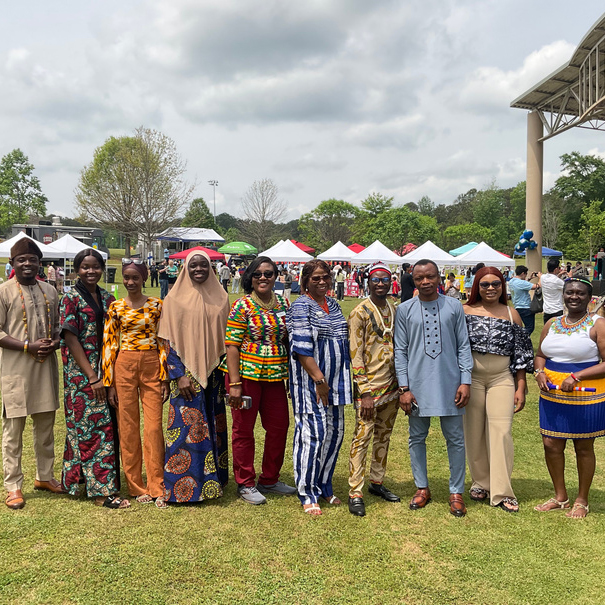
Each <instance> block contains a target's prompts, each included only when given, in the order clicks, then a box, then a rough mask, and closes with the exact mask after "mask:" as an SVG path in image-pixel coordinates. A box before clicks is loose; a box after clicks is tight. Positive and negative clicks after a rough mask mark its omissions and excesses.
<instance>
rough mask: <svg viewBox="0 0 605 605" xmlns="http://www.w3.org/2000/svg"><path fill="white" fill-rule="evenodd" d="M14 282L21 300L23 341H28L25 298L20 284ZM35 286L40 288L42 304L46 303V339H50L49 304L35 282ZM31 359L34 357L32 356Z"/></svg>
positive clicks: (41, 360)
mask: <svg viewBox="0 0 605 605" xmlns="http://www.w3.org/2000/svg"><path fill="white" fill-rule="evenodd" d="M15 281H16V282H17V289H18V290H19V297H20V298H21V311H22V312H23V325H24V326H25V340H27V341H29V330H28V328H27V313H26V311H25V298H23V290H22V289H21V284H20V283H19V282H18V281H17V280H16V279H15ZM36 284H38V288H40V291H41V292H42V296H44V302H45V303H46V327H47V336H46V337H47V338H49V339H50V338H51V337H52V335H51V325H50V324H51V318H50V303H49V302H48V298H47V297H46V294H45V292H44V290H43V289H42V286H41V285H40V282H38V281H37V280H36ZM32 357H34V356H33V355H32ZM34 359H35V360H36V361H38V362H40V363H42V362H43V361H44V360H43V359H37V358H36V357H34Z"/></svg>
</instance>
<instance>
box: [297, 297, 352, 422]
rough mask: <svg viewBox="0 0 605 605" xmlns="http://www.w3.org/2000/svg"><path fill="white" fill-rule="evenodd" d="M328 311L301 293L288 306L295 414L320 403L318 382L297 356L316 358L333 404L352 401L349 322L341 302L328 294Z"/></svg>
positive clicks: (312, 409)
mask: <svg viewBox="0 0 605 605" xmlns="http://www.w3.org/2000/svg"><path fill="white" fill-rule="evenodd" d="M326 300H327V302H328V310H329V313H326V312H325V311H324V310H323V309H322V308H321V307H320V306H319V304H318V303H317V302H315V301H314V300H313V299H312V298H311V297H309V296H300V297H299V298H297V299H296V300H295V301H294V302H293V303H292V306H291V307H290V308H289V309H288V312H287V314H286V325H287V327H288V337H289V339H290V357H291V359H290V391H291V394H292V402H293V407H294V413H295V414H315V412H316V411H317V407H318V406H322V407H323V405H322V403H321V402H318V401H317V393H316V391H315V383H314V382H313V380H312V378H311V377H310V376H309V374H307V372H306V371H305V370H304V368H303V367H302V365H301V364H300V362H299V361H298V357H297V356H298V355H306V356H308V357H313V358H314V359H315V362H316V363H317V365H318V366H319V369H320V370H321V371H322V372H323V375H324V376H325V378H326V382H327V383H328V386H329V387H330V394H329V403H330V405H346V404H348V403H351V402H352V401H353V394H352V388H351V354H350V352H349V332H348V328H347V321H346V319H345V318H344V315H343V314H342V311H341V310H340V305H339V304H338V303H337V302H336V301H335V300H334V299H333V298H330V297H326Z"/></svg>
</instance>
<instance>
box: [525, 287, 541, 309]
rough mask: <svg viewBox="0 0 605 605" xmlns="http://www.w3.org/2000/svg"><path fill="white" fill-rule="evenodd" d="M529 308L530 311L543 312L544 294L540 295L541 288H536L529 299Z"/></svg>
mask: <svg viewBox="0 0 605 605" xmlns="http://www.w3.org/2000/svg"><path fill="white" fill-rule="evenodd" d="M529 310H530V311H531V312H532V313H534V314H535V313H543V312H544V296H543V295H542V288H540V287H538V288H536V291H535V292H534V297H533V298H532V299H531V304H530V305H529Z"/></svg>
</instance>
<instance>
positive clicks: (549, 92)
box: [511, 14, 605, 140]
mask: <svg viewBox="0 0 605 605" xmlns="http://www.w3.org/2000/svg"><path fill="white" fill-rule="evenodd" d="M511 107H516V108H519V109H528V110H530V111H537V112H538V113H539V115H540V118H541V120H542V123H543V124H544V127H545V130H546V134H545V136H544V137H543V138H542V140H546V139H549V138H551V137H553V136H555V135H556V134H559V133H560V132H563V131H564V130H568V129H570V128H573V127H575V126H578V127H581V128H591V129H596V130H605V14H603V15H602V16H601V18H600V19H599V20H598V21H597V22H596V23H595V24H594V25H593V26H592V27H591V28H590V30H589V31H588V33H587V34H586V35H585V36H584V38H583V39H582V41H581V42H580V44H579V45H578V47H577V48H576V51H575V52H574V54H573V55H572V57H571V59H570V60H569V61H568V62H567V63H565V64H564V65H562V66H561V67H560V68H559V69H557V70H555V71H554V72H553V73H552V74H550V75H549V76H547V77H546V78H544V80H542V81H541V82H538V84H536V85H535V86H533V87H532V88H531V89H530V90H528V91H526V92H524V93H523V94H522V95H521V96H519V97H518V98H516V99H515V100H514V101H513V102H512V103H511Z"/></svg>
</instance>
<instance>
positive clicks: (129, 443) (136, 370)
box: [103, 258, 170, 508]
mask: <svg viewBox="0 0 605 605" xmlns="http://www.w3.org/2000/svg"><path fill="white" fill-rule="evenodd" d="M122 277H123V283H124V287H125V288H126V290H127V292H128V294H127V295H126V297H125V298H121V299H120V300H117V301H115V302H113V303H111V305H110V306H109V309H108V310H107V320H106V322H105V330H104V333H103V384H104V385H105V386H106V387H109V391H108V398H109V401H110V403H111V404H112V405H114V406H116V407H117V410H118V428H119V433H120V446H121V447H120V449H121V451H122V466H123V468H124V474H125V475H126V481H127V482H128V489H129V493H130V495H131V497H136V500H137V502H139V503H140V504H148V503H150V502H153V500H155V501H156V506H157V507H158V508H165V507H166V506H167V505H166V503H165V502H164V499H163V496H164V434H163V430H162V408H163V405H162V404H163V403H164V402H165V401H166V399H168V396H169V394H170V391H169V388H168V384H169V383H168V374H167V372H166V351H165V350H164V349H163V348H162V347H161V346H160V343H159V339H158V335H157V329H158V321H159V319H160V313H161V311H162V301H161V300H160V299H159V298H155V297H153V296H145V295H144V294H143V292H142V290H143V286H144V284H145V282H146V281H147V277H148V271H147V265H145V263H144V261H139V260H138V259H137V260H133V259H129V258H124V259H122ZM139 398H140V399H141V403H142V406H143V425H144V426H143V448H141V428H140V412H139ZM142 458H144V459H145V469H146V471H147V482H146V483H145V482H144V481H143V461H142Z"/></svg>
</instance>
